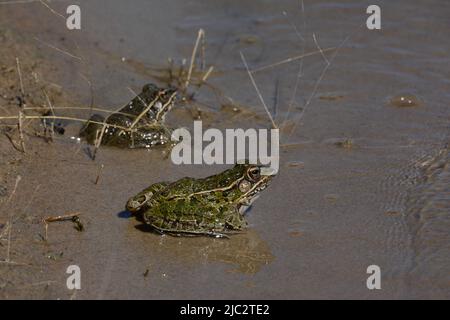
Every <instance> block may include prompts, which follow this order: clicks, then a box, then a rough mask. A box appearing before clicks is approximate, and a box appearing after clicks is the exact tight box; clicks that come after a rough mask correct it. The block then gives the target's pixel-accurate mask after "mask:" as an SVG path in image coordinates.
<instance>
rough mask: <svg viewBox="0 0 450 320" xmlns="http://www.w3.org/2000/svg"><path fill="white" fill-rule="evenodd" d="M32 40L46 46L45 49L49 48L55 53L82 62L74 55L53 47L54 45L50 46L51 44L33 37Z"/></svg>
mask: <svg viewBox="0 0 450 320" xmlns="http://www.w3.org/2000/svg"><path fill="white" fill-rule="evenodd" d="M34 39H35V40H36V41H38V42H40V43H42V44H44V45H46V46H47V47H49V48H51V49H54V50H56V51H58V52H60V53H62V54H65V55H67V56H69V57H71V58H74V59H77V60H79V61H83V59H82V58H80V57H78V56H76V55H74V54H72V53H70V52H68V51H65V50H62V49H60V48H58V47H55V46H54V45H52V44H50V43H47V42H45V41H43V40H41V39H39V38H37V37H34Z"/></svg>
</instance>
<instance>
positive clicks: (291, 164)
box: [287, 161, 305, 168]
mask: <svg viewBox="0 0 450 320" xmlns="http://www.w3.org/2000/svg"><path fill="white" fill-rule="evenodd" d="M287 166H288V167H290V168H304V167H305V163H304V162H301V161H290V162H288V164H287Z"/></svg>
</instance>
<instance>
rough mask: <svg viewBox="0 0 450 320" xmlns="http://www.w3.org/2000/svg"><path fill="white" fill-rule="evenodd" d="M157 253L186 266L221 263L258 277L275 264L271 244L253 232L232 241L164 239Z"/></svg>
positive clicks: (239, 235) (163, 237)
mask: <svg viewBox="0 0 450 320" xmlns="http://www.w3.org/2000/svg"><path fill="white" fill-rule="evenodd" d="M153 243H155V245H156V242H153ZM154 249H155V250H156V251H157V252H158V255H160V256H163V257H164V256H165V257H166V258H170V259H176V260H178V261H179V262H181V263H183V264H184V263H189V264H193V263H201V262H220V263H225V264H227V265H231V266H233V269H231V271H232V272H239V273H245V274H255V273H257V272H259V271H260V270H261V268H262V267H264V266H265V265H268V264H269V263H271V262H272V261H273V260H274V256H273V255H272V253H271V252H270V248H269V246H268V245H267V243H266V242H264V241H263V240H262V239H261V238H260V237H259V235H258V234H257V233H256V232H255V231H253V230H248V231H247V232H245V233H242V234H236V235H233V236H231V237H230V239H215V238H208V237H192V238H189V237H180V238H178V237H172V236H161V237H160V241H159V243H158V244H157V248H154Z"/></svg>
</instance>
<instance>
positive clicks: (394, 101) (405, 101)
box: [390, 94, 420, 108]
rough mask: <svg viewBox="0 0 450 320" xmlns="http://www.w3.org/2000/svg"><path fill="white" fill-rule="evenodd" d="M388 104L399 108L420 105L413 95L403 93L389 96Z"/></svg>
mask: <svg viewBox="0 0 450 320" xmlns="http://www.w3.org/2000/svg"><path fill="white" fill-rule="evenodd" d="M390 104H391V105H392V106H394V107H399V108H407V107H417V106H419V105H420V100H419V98H417V97H416V96H414V95H411V94H405V95H398V96H395V97H393V98H391V100H390Z"/></svg>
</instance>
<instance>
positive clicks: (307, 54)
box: [251, 47, 336, 73]
mask: <svg viewBox="0 0 450 320" xmlns="http://www.w3.org/2000/svg"><path fill="white" fill-rule="evenodd" d="M333 50H336V48H335V47H331V48H326V49H322V50H317V51H312V52H308V53H304V54H301V55H298V56H295V57H291V58H288V59H285V60H282V61H278V62H275V63H273V64H270V65H268V66H264V67H260V68H256V69H253V70H252V71H251V72H252V73H256V72H260V71H263V70H266V69H269V68H273V67H278V66H280V65H282V64H285V63H290V62H293V61H296V60H300V59H303V58H306V57H309V56H313V55H316V54H322V53H323V52H328V51H333Z"/></svg>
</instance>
